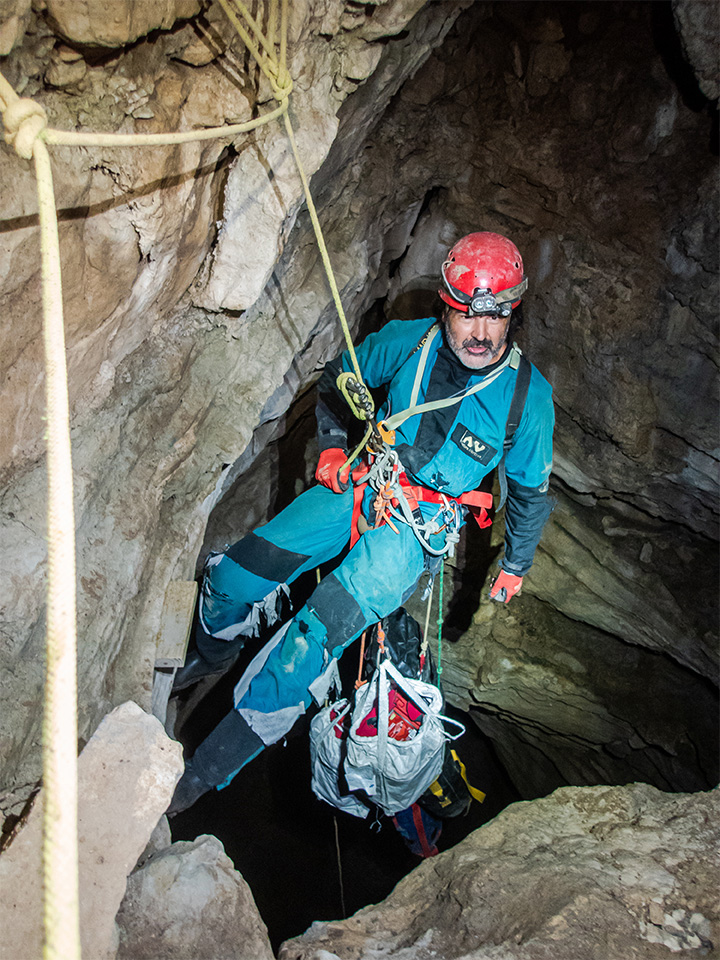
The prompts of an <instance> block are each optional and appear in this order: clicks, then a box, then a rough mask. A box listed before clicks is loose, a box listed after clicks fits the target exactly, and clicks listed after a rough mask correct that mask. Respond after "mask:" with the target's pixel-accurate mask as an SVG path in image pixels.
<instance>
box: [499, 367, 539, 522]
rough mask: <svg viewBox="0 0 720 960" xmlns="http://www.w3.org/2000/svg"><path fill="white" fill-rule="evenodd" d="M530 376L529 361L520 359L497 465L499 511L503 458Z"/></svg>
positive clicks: (504, 496)
mask: <svg viewBox="0 0 720 960" xmlns="http://www.w3.org/2000/svg"><path fill="white" fill-rule="evenodd" d="M531 374H532V368H531V367H530V361H529V360H528V359H527V357H523V356H521V357H520V366H519V367H518V372H517V377H516V379H515V389H514V391H513V395H512V400H511V401H510V410H509V412H508V418H507V421H506V422H505V439H504V440H503V455H502V457H501V458H500V463H499V464H498V468H497V471H498V481H499V483H500V502H499V503H498V505H497V509H498V510H500V509H501V508H502V507H504V506H505V501H506V500H507V492H508V488H507V473H506V471H505V456H506V454H507V452H508V450H509V449H510V447H511V446H512V445H513V437H514V436H515V431H516V430H517V428H518V427H519V426H520V421H521V420H522V415H523V411H524V410H525V401H526V400H527V395H528V389H529V387H530V377H531Z"/></svg>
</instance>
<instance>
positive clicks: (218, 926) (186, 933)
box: [117, 836, 274, 960]
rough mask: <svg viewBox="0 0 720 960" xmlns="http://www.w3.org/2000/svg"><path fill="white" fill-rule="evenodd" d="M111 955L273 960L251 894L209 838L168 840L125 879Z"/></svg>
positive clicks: (130, 959)
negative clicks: (117, 933) (117, 939)
mask: <svg viewBox="0 0 720 960" xmlns="http://www.w3.org/2000/svg"><path fill="white" fill-rule="evenodd" d="M117 921H118V925H119V927H120V947H119V949H118V953H117V960H217V958H219V957H223V958H227V960H274V955H273V952H272V950H271V948H270V941H269V940H268V936H267V930H266V928H265V924H264V923H263V922H262V919H261V918H260V914H259V913H258V911H257V907H256V906H255V901H254V900H253V897H252V893H251V892H250V888H249V887H248V885H247V883H245V881H244V880H243V878H242V877H241V875H240V874H239V873H238V872H237V871H236V870H235V869H234V867H233V865H232V861H231V860H230V858H229V857H227V856H226V855H225V852H224V850H223V847H222V844H221V843H220V841H219V840H217V839H216V838H215V837H208V836H201V837H198V838H197V839H196V840H194V841H193V842H192V843H190V842H180V843H174V844H172V846H168V847H166V848H165V849H162V850H160V851H159V852H157V853H155V854H154V855H152V856H151V857H150V858H149V859H148V860H147V861H146V862H145V863H144V864H143V865H142V866H141V867H140V868H139V869H138V870H136V871H135V872H134V873H133V874H132V875H131V876H130V877H129V878H128V883H127V891H126V893H125V898H124V900H123V902H122V905H121V907H120V911H119V913H118V917H117Z"/></svg>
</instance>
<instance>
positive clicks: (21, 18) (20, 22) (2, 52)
mask: <svg viewBox="0 0 720 960" xmlns="http://www.w3.org/2000/svg"><path fill="white" fill-rule="evenodd" d="M30 3H31V0H0V57H6V56H7V55H8V54H9V53H10V51H11V50H12V48H13V47H14V46H15V45H16V44H17V43H18V42H19V41H20V40H21V39H22V36H23V33H24V32H25V28H26V26H27V21H28V19H29V14H30Z"/></svg>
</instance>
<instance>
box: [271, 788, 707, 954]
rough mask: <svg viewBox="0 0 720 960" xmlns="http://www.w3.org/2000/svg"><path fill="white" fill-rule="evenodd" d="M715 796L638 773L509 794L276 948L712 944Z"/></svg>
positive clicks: (565, 949)
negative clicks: (652, 782) (526, 797)
mask: <svg viewBox="0 0 720 960" xmlns="http://www.w3.org/2000/svg"><path fill="white" fill-rule="evenodd" d="M719 808H720V794H719V793H718V791H717V790H715V791H713V792H711V793H706V794H695V795H673V794H663V793H660V792H659V791H658V790H656V789H654V788H653V787H650V786H648V785H646V784H632V785H629V786H625V787H592V788H588V787H586V788H574V787H569V788H564V789H561V790H558V791H556V792H555V793H553V794H552V795H551V796H549V797H546V798H544V799H542V800H535V801H533V802H532V803H516V804H513V805H512V806H510V807H508V808H506V810H504V811H503V812H502V813H501V814H500V815H499V816H498V817H497V818H496V819H495V820H493V821H491V822H490V823H489V824H487V825H486V826H484V827H481V828H480V829H479V830H476V831H475V832H474V833H473V834H471V835H470V836H469V837H467V838H466V839H465V840H464V841H462V843H460V844H459V845H458V846H457V847H455V848H453V849H452V850H449V851H447V852H445V853H443V854H440V856H438V857H435V858H433V859H431V860H427V861H425V862H424V863H423V864H422V865H421V866H420V867H418V868H417V869H416V870H414V871H413V872H412V873H411V874H409V875H408V876H407V877H406V878H405V879H404V880H402V881H401V882H400V883H399V884H398V886H397V887H396V888H395V890H394V891H393V892H392V894H391V895H390V896H389V897H388V898H387V900H386V901H384V902H383V903H381V904H377V905H373V906H370V907H366V908H365V909H364V910H360V911H359V912H358V913H356V914H355V915H354V916H353V917H350V918H349V919H347V920H344V921H341V922H333V923H323V922H317V923H315V924H313V926H312V927H311V928H310V930H308V931H307V933H305V934H304V935H303V936H301V937H297V938H294V939H293V940H288V941H286V943H285V944H283V946H282V948H281V950H280V953H279V957H280V960H321V958H322V960H361V958H362V960H367V958H369V957H373V958H377V960H380V958H383V960H431V958H437V957H442V958H443V960H455V958H458V960H460V958H463V960H548V958H550V957H552V958H554V960H609V958H618V960H619V958H621V957H622V958H623V960H666V958H667V957H671V956H675V955H678V956H684V957H690V956H697V957H702V956H717V950H718V946H719V942H718V941H719V940H720V928H719V926H718V924H719V922H720V900H719V899H718V890H717V882H716V881H717V875H718V869H720V858H719V857H718V850H719V849H720V848H719V846H718V844H719V842H720V834H719V833H718V814H719V813H720V809H719Z"/></svg>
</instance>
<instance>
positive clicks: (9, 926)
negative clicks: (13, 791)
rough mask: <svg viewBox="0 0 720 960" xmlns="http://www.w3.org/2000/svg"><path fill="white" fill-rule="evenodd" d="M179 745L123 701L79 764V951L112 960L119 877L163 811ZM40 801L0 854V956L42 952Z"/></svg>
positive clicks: (178, 766)
mask: <svg viewBox="0 0 720 960" xmlns="http://www.w3.org/2000/svg"><path fill="white" fill-rule="evenodd" d="M182 771H183V759H182V748H181V747H180V744H179V743H176V742H175V741H173V740H170V738H169V737H168V736H167V735H166V734H165V731H164V730H163V728H162V725H161V723H160V721H159V720H156V719H155V717H152V716H150V715H149V714H146V713H145V712H144V711H143V710H141V709H140V707H138V706H137V704H134V703H125V704H123V705H122V706H120V707H117V708H116V709H115V710H113V712H112V713H110V714H108V716H107V717H105V718H104V720H103V721H102V723H101V724H100V726H99V727H98V729H97V730H96V732H95V734H94V735H93V737H92V739H91V740H90V742H89V743H88V744H87V746H86V747H85V749H84V750H83V752H82V753H81V755H80V759H79V762H78V857H79V875H80V880H79V883H80V891H79V892H80V939H81V947H82V954H83V956H84V957H92V958H93V960H114V957H115V954H116V951H117V945H118V933H117V928H116V926H115V914H116V913H117V910H118V907H119V906H120V902H121V901H122V899H123V896H124V894H125V881H126V878H127V876H128V874H129V873H130V872H131V870H132V869H133V867H134V866H135V864H136V863H137V860H138V858H139V857H140V854H141V853H142V852H143V850H144V849H145V847H146V846H147V843H148V840H149V839H150V836H151V834H152V833H153V830H154V829H155V827H156V824H157V823H158V821H159V820H160V818H161V817H162V814H163V812H164V811H165V810H166V809H167V806H168V804H169V803H170V799H171V798H172V795H173V791H174V789H175V784H176V783H177V781H178V780H179V779H180V775H181V774H182ZM42 805H43V794H42V791H41V792H40V794H39V797H38V800H37V801H36V803H35V806H34V807H33V809H32V811H31V813H30V816H29V818H28V820H27V822H26V823H25V824H24V826H22V828H21V829H20V831H19V833H18V835H17V836H16V837H15V839H14V840H13V841H12V844H11V845H10V847H9V849H7V850H6V851H4V852H3V854H2V856H0V918H1V920H2V924H1V925H2V929H3V935H2V938H0V957H2V958H3V960H18V958H20V957H28V958H30V957H40V956H41V955H42V916H43V915H42V899H41V898H42V868H41V843H42Z"/></svg>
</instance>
